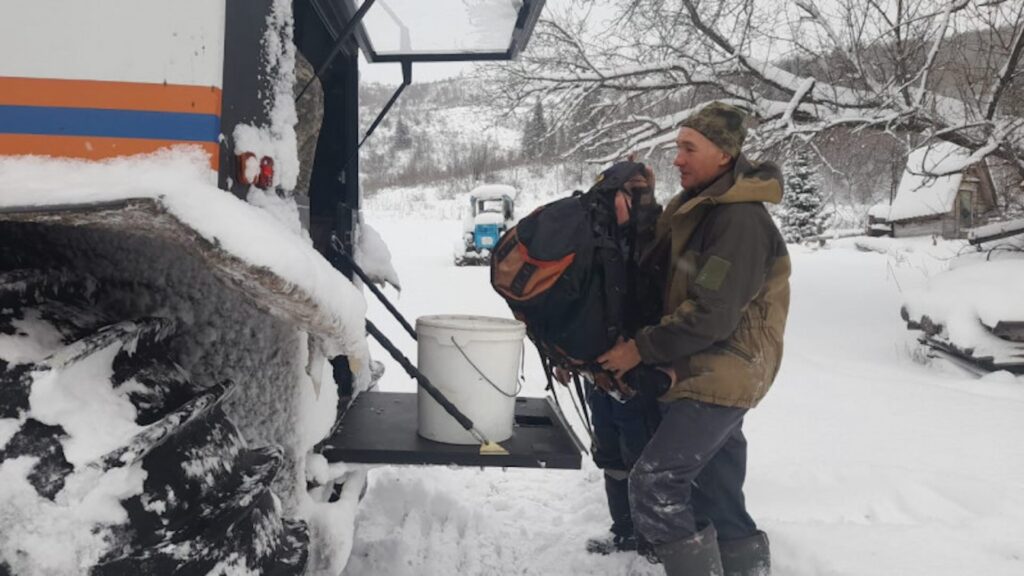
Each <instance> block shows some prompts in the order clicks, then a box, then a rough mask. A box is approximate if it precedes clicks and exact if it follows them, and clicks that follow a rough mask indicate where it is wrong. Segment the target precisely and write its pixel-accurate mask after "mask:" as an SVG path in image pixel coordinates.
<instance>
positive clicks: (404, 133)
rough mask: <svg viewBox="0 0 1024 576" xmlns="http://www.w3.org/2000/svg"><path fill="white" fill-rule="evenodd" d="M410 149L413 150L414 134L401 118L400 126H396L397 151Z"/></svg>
mask: <svg viewBox="0 0 1024 576" xmlns="http://www.w3.org/2000/svg"><path fill="white" fill-rule="evenodd" d="M409 148H412V134H411V133H410V132H409V127H408V126H407V125H406V124H405V121H404V120H402V117H401V116H399V117H398V124H396V125H395V149H396V150H408V149H409Z"/></svg>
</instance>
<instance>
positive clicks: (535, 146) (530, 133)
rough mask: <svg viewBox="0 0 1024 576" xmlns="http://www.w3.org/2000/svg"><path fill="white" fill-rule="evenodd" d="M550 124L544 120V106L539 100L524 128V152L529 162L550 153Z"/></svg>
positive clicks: (535, 103) (534, 105)
mask: <svg viewBox="0 0 1024 576" xmlns="http://www.w3.org/2000/svg"><path fill="white" fill-rule="evenodd" d="M547 134H548V123H547V120H546V119H545V118H544V104H543V102H542V101H541V100H540V99H537V100H536V101H535V102H534V104H533V111H532V112H531V114H530V117H529V118H528V119H527V120H526V125H525V126H524V127H523V141H522V150H523V156H524V157H525V158H526V159H527V160H535V159H538V158H540V157H541V156H543V155H544V154H546V153H547V152H548V151H549V148H550V146H549V145H548V144H547V140H546V138H547Z"/></svg>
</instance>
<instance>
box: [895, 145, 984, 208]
mask: <svg viewBox="0 0 1024 576" xmlns="http://www.w3.org/2000/svg"><path fill="white" fill-rule="evenodd" d="M969 157H970V152H969V151H968V150H966V149H964V148H961V147H960V146H957V145H956V144H952V143H949V142H936V143H933V144H930V145H928V146H923V147H921V148H918V149H916V150H914V151H912V152H911V153H910V156H909V157H908V158H907V166H906V168H905V169H904V171H903V177H902V178H900V186H899V188H898V189H897V191H896V198H895V199H894V200H893V202H892V208H891V209H890V210H889V216H888V219H889V221H890V222H899V221H902V220H910V219H912V218H920V217H922V216H935V215H938V214H944V213H946V212H949V211H950V210H952V209H953V200H955V199H956V193H957V190H959V188H960V181H961V180H962V179H963V174H962V173H961V172H960V171H959V170H962V169H963V168H964V167H965V166H964V161H965V160H967V159H968V158H969ZM953 170H957V172H956V173H955V174H950V175H948V176H938V177H931V176H927V175H926V173H929V172H932V173H942V172H949V171H953Z"/></svg>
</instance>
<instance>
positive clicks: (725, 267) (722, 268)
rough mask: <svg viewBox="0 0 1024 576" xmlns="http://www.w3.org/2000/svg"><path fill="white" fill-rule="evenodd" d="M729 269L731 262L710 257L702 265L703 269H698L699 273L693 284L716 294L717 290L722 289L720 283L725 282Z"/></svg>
mask: <svg viewBox="0 0 1024 576" xmlns="http://www.w3.org/2000/svg"><path fill="white" fill-rule="evenodd" d="M731 267H732V262H729V261H728V260H726V259H725V258H719V257H718V256H711V257H710V258H708V261H707V262H705V263H704V267H703V268H701V269H700V273H699V274H697V280H696V281H695V283H696V284H697V286H700V287H701V288H704V289H705V290H710V291H712V292H718V289H719V288H721V287H722V283H723V282H725V277H726V276H728V275H729V268H731Z"/></svg>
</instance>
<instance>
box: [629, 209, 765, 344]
mask: <svg viewBox="0 0 1024 576" xmlns="http://www.w3.org/2000/svg"><path fill="white" fill-rule="evenodd" d="M708 217H709V218H710V220H709V221H708V222H707V229H706V232H705V236H704V241H703V244H702V246H701V247H700V248H701V253H700V256H699V257H698V259H697V274H696V276H695V277H694V279H693V280H691V282H690V284H689V286H688V298H687V299H686V300H684V301H683V302H682V304H680V305H679V307H678V308H676V309H675V310H674V311H673V312H672V313H671V314H668V315H666V316H663V317H662V318H661V322H660V323H659V324H657V325H654V326H648V327H646V328H644V329H642V330H640V331H639V332H637V336H636V342H637V347H638V349H639V350H640V356H641V358H642V359H643V361H644V363H647V364H664V363H669V362H673V361H675V360H678V359H680V358H683V357H687V356H692V355H693V354H696V353H697V352H700V351H701V350H704V349H705V348H708V347H709V346H711V345H712V344H714V343H715V342H720V341H722V340H725V339H726V338H728V337H729V336H730V335H732V333H733V332H734V331H735V330H736V327H737V325H738V324H739V321H740V318H741V317H742V315H743V312H744V311H745V310H746V308H747V306H748V305H749V304H750V302H751V300H753V299H754V297H755V296H756V295H757V293H758V292H759V291H760V290H761V288H762V286H763V285H764V281H765V277H766V275H767V273H768V266H769V263H768V260H769V258H770V254H771V247H772V240H771V236H770V234H769V233H768V231H769V226H770V222H768V221H766V220H767V219H770V216H768V213H767V211H765V210H764V208H763V207H762V206H761V205H759V204H753V203H744V204H732V205H727V206H723V207H721V208H720V209H719V212H718V213H717V214H713V215H709V216H708ZM674 265H678V264H674Z"/></svg>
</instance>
